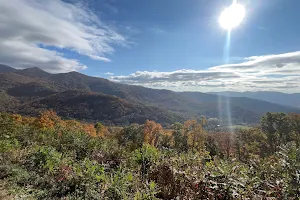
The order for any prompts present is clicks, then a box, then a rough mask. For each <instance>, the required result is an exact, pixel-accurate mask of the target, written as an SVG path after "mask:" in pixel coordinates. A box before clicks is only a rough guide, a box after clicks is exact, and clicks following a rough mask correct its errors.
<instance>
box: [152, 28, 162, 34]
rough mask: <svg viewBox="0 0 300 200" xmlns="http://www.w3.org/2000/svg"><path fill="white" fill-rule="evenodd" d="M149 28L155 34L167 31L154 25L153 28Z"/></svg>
mask: <svg viewBox="0 0 300 200" xmlns="http://www.w3.org/2000/svg"><path fill="white" fill-rule="evenodd" d="M149 30H150V31H152V32H153V33H155V34H161V33H164V32H165V31H164V30H163V29H161V28H158V27H153V28H150V29H149Z"/></svg>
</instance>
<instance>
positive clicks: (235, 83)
mask: <svg viewBox="0 0 300 200" xmlns="http://www.w3.org/2000/svg"><path fill="white" fill-rule="evenodd" d="M110 79H111V80H112V81H116V82H122V83H128V84H135V85H144V86H147V87H153V88H165V89H173V90H177V91H185V90H189V91H204V92H205V91H224V90H233V91H262V90H272V91H284V92H300V87H299V85H300V52H290V53H285V54H277V55H263V56H252V57H249V58H244V61H243V62H240V63H237V64H228V65H221V66H215V67H211V68H208V69H206V70H177V71H173V72H158V71H153V72H149V71H143V72H141V71H138V72H135V73H133V74H130V75H128V76H112V77H111V78H110Z"/></svg>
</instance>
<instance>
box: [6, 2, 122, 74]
mask: <svg viewBox="0 0 300 200" xmlns="http://www.w3.org/2000/svg"><path fill="white" fill-rule="evenodd" d="M124 43H126V39H125V37H123V36H122V35H120V34H119V33H117V32H116V31H115V30H114V29H113V28H111V27H110V26H108V25H107V24H105V23H104V22H103V21H101V20H100V19H99V18H98V17H97V16H96V15H94V14H93V12H92V11H91V10H89V9H88V8H87V6H84V5H82V4H78V3H77V4H70V3H66V2H64V1H61V0H51V1H40V0H22V1H19V0H9V1H7V0H0V62H1V63H4V64H7V65H11V66H13V67H18V68H26V67H33V66H37V67H41V68H42V69H44V70H46V71H50V72H67V71H72V70H81V69H85V68H86V66H85V65H83V64H81V63H80V62H79V61H78V60H75V59H70V58H66V57H64V55H63V54H62V53H58V51H56V50H55V49H59V50H60V52H61V50H65V49H67V50H70V51H73V52H76V53H78V54H80V55H85V56H88V57H90V58H91V59H94V60H101V61H105V62H109V61H110V60H109V58H107V55H108V54H111V53H113V52H114V49H113V48H112V46H111V45H112V44H120V45H123V44H124ZM49 49H51V50H49Z"/></svg>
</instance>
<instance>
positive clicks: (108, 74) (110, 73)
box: [104, 72, 114, 76]
mask: <svg viewBox="0 0 300 200" xmlns="http://www.w3.org/2000/svg"><path fill="white" fill-rule="evenodd" d="M104 75H107V76H113V75H114V73H112V72H106V73H104Z"/></svg>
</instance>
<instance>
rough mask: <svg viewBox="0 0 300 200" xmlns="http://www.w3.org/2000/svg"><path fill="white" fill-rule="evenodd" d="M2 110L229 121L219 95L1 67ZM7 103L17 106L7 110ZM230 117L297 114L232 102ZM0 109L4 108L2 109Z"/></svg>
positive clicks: (126, 119) (121, 120) (251, 119)
mask: <svg viewBox="0 0 300 200" xmlns="http://www.w3.org/2000/svg"><path fill="white" fill-rule="evenodd" d="M0 91H2V92H1V93H0V95H1V94H2V95H3V96H5V98H2V99H0V111H8V112H17V113H22V114H30V115H36V114H37V113H38V112H39V111H41V110H43V109H54V110H55V111H56V112H57V113H59V114H60V115H61V116H63V117H68V118H76V119H82V120H89V121H97V120H101V121H106V122H107V123H114V124H128V123H133V122H137V123H143V121H144V120H146V119H152V120H155V121H157V122H159V123H162V124H169V123H174V122H176V121H184V120H186V119H189V118H197V117H200V116H201V115H205V116H207V117H227V116H228V115H227V110H226V108H227V107H228V106H227V105H226V103H225V102H226V101H225V100H222V99H221V100H222V101H219V100H220V98H219V97H218V95H214V94H206V93H200V92H173V91H169V90H157V89H150V88H145V87H142V86H133V85H125V84H119V83H115V82H111V81H109V80H107V79H103V78H97V77H91V76H87V75H84V74H81V73H78V72H69V73H61V74H50V73H47V72H45V71H43V70H41V69H39V68H28V69H23V70H15V69H13V68H11V69H10V68H7V66H5V67H3V69H2V67H1V65H0ZM7 101H11V102H13V104H15V105H10V106H7V105H8V103H7ZM228 102H229V107H230V113H231V116H232V118H233V119H234V120H235V121H238V122H245V123H256V122H258V121H259V118H260V116H261V115H263V114H264V113H265V112H267V111H270V112H299V113H300V110H299V109H296V108H292V107H287V106H282V105H277V104H274V103H269V102H265V101H260V100H254V99H249V98H235V97H232V98H229V101H228ZM1 105H2V106H1Z"/></svg>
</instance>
